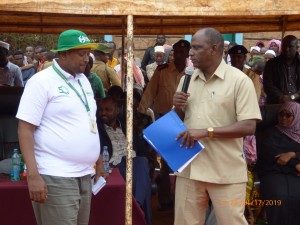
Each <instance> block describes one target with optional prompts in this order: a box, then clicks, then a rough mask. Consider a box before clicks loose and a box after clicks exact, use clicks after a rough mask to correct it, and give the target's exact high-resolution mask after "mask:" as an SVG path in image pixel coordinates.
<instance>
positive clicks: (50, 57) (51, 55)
mask: <svg viewBox="0 0 300 225" xmlns="http://www.w3.org/2000/svg"><path fill="white" fill-rule="evenodd" d="M56 57H57V55H56V54H55V53H54V52H51V51H47V52H46V54H45V58H46V59H47V60H48V61H52V60H53V59H55V58H56Z"/></svg>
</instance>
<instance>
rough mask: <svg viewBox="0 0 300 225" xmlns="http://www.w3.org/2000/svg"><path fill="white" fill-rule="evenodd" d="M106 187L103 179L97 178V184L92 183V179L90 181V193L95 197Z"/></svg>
mask: <svg viewBox="0 0 300 225" xmlns="http://www.w3.org/2000/svg"><path fill="white" fill-rule="evenodd" d="M105 185H106V180H105V179H104V178H103V177H99V179H98V181H97V183H94V178H93V179H92V191H93V194H94V195H96V194H98V192H99V191H100V190H101V189H102V188H103V187H104V186H105Z"/></svg>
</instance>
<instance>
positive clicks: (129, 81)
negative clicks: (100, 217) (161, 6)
mask: <svg viewBox="0 0 300 225" xmlns="http://www.w3.org/2000/svg"><path fill="white" fill-rule="evenodd" d="M132 43H133V16H132V15H128V17H127V53H128V55H127V57H128V58H127V76H126V89H127V113H126V120H127V121H126V125H127V128H126V137H127V149H126V151H127V157H126V159H127V160H126V208H125V211H126V214H125V225H132V151H133V147H132V125H133V70H132V65H133V46H132Z"/></svg>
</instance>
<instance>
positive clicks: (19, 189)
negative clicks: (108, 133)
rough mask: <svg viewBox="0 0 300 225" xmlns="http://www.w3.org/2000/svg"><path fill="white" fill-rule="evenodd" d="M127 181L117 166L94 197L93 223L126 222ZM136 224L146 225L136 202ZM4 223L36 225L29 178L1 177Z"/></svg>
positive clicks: (112, 224)
mask: <svg viewBox="0 0 300 225" xmlns="http://www.w3.org/2000/svg"><path fill="white" fill-rule="evenodd" d="M125 192H126V191H125V182H124V180H123V178H122V177H121V175H120V173H119V171H118V169H114V170H113V172H112V173H111V174H110V176H109V178H108V179H107V184H106V186H105V187H104V188H103V189H102V190H101V191H100V192H99V193H98V194H97V195H93V197H92V206H91V215H90V223H89V225H103V224H104V225H123V224H124V225H125ZM132 203H133V204H132V211H133V212H132V224H133V225H146V222H145V218H144V213H143V211H142V210H141V208H140V207H139V205H138V203H137V202H136V200H135V199H134V198H133V202H132ZM0 224H1V225H36V221H35V217H34V213H33V209H32V205H31V201H30V199H29V193H28V187H27V182H26V181H15V182H12V181H10V180H9V178H0Z"/></svg>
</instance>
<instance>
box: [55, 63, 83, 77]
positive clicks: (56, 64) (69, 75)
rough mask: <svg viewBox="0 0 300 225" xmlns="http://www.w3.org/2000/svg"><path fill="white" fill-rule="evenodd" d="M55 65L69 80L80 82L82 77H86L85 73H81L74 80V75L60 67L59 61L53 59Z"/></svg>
mask: <svg viewBox="0 0 300 225" xmlns="http://www.w3.org/2000/svg"><path fill="white" fill-rule="evenodd" d="M53 64H54V66H55V67H56V68H57V69H58V70H59V71H60V72H61V73H62V74H63V75H64V76H65V77H66V78H67V79H68V80H72V79H75V80H79V79H80V78H81V77H82V76H85V75H84V74H83V73H79V74H76V76H75V78H74V77H73V75H71V74H69V73H68V72H66V71H65V70H63V69H62V68H61V67H60V66H59V64H58V63H57V59H53Z"/></svg>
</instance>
